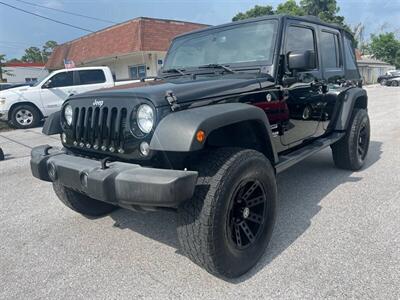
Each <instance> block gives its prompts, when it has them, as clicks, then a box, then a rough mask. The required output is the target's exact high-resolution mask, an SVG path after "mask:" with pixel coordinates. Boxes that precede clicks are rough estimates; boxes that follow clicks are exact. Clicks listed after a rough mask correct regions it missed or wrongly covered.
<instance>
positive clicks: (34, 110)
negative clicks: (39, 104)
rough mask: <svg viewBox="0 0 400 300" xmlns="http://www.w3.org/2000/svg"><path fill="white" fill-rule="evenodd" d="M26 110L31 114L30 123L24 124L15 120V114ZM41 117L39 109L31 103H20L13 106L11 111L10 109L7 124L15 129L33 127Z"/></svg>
mask: <svg viewBox="0 0 400 300" xmlns="http://www.w3.org/2000/svg"><path fill="white" fill-rule="evenodd" d="M24 110H25V111H27V112H29V114H30V115H31V116H32V121H31V122H30V123H27V124H26V125H23V124H20V123H19V122H18V121H17V118H18V117H17V115H18V113H19V112H20V111H24ZM41 119H42V117H41V114H40V111H39V110H38V109H37V108H36V107H35V106H33V105H30V104H21V105H17V106H15V107H14V108H13V109H12V111H11V118H10V122H9V125H10V126H11V127H13V128H17V129H28V128H33V127H37V126H38V125H39V123H40V121H41Z"/></svg>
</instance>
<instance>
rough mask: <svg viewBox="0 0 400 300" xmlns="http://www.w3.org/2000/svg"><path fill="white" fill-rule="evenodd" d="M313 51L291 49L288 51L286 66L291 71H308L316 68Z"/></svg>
mask: <svg viewBox="0 0 400 300" xmlns="http://www.w3.org/2000/svg"><path fill="white" fill-rule="evenodd" d="M316 67H317V66H316V56H315V52H314V51H311V50H306V51H292V52H289V53H288V68H289V70H293V71H309V70H314V69H315V68H316Z"/></svg>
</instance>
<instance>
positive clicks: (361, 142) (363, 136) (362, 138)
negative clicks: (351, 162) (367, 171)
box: [357, 123, 369, 161]
mask: <svg viewBox="0 0 400 300" xmlns="http://www.w3.org/2000/svg"><path fill="white" fill-rule="evenodd" d="M368 146H369V132H368V128H367V125H366V124H365V123H363V124H362V125H361V127H360V130H359V132H358V145H357V153H358V155H359V158H360V160H361V161H364V159H365V157H366V156H367V151H368Z"/></svg>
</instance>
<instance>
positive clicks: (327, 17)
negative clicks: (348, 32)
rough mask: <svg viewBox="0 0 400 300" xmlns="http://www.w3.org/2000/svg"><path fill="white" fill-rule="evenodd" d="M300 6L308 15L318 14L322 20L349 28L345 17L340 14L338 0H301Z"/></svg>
mask: <svg viewBox="0 0 400 300" xmlns="http://www.w3.org/2000/svg"><path fill="white" fill-rule="evenodd" d="M300 6H301V8H302V9H303V10H304V12H305V14H306V15H311V16H317V17H319V18H320V19H321V20H322V21H325V22H328V23H336V24H339V25H342V26H343V27H346V28H347V29H349V27H348V26H347V25H346V23H345V22H344V17H343V16H339V15H338V13H339V11H340V8H339V6H338V5H337V3H336V0H301V1H300Z"/></svg>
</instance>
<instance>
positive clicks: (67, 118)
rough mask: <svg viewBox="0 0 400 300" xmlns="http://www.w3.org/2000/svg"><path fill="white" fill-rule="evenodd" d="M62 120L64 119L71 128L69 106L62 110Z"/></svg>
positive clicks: (70, 109)
mask: <svg viewBox="0 0 400 300" xmlns="http://www.w3.org/2000/svg"><path fill="white" fill-rule="evenodd" d="M64 118H65V121H67V124H68V125H69V126H71V124H72V107H71V105H69V104H68V105H67V106H65V108H64Z"/></svg>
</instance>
